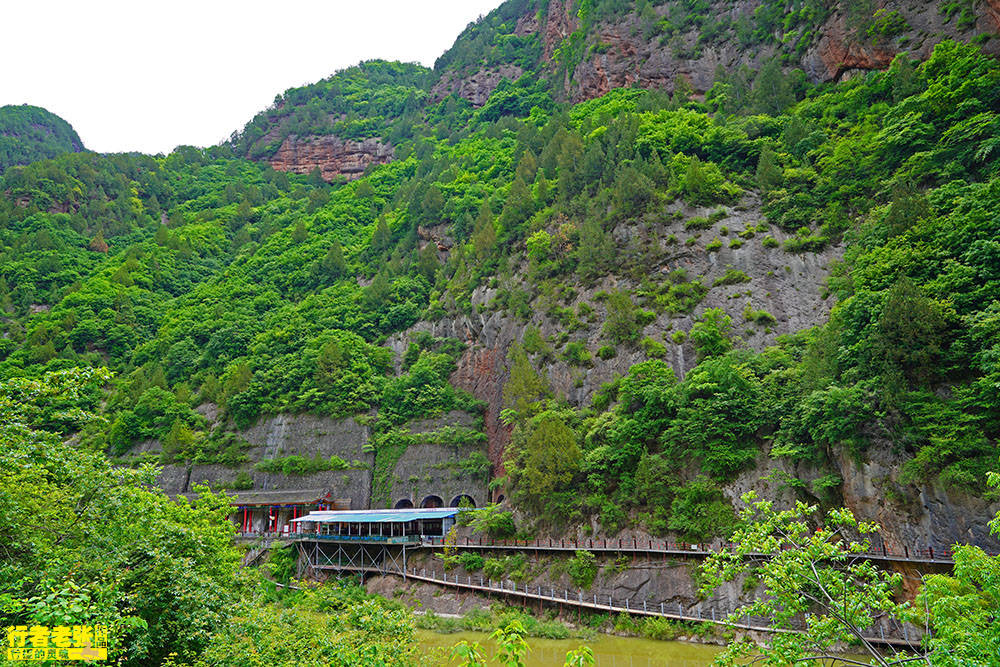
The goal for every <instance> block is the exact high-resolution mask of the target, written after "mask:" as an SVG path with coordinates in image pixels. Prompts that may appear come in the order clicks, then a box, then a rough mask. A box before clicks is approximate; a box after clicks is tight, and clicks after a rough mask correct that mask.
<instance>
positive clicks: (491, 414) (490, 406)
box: [450, 347, 510, 477]
mask: <svg viewBox="0 0 1000 667" xmlns="http://www.w3.org/2000/svg"><path fill="white" fill-rule="evenodd" d="M507 375H508V372H507V363H506V359H505V356H504V353H503V351H502V350H498V349H495V348H483V347H469V348H468V349H467V350H466V351H465V353H464V354H462V356H461V358H460V359H459V360H458V368H457V369H456V370H455V372H454V373H452V375H451V378H450V381H451V384H452V385H454V386H455V387H458V388H459V389H464V390H465V391H467V392H469V393H470V394H472V395H473V396H475V397H476V398H478V399H479V400H481V401H484V402H485V403H486V414H485V415H484V416H483V422H484V423H483V426H484V431H485V433H486V436H487V438H488V443H489V444H488V449H487V455H488V457H489V459H490V463H492V464H493V475H492V476H493V477H501V476H503V475H504V474H506V471H505V470H504V467H503V453H504V450H505V449H506V448H507V443H509V442H510V427H509V426H507V425H506V424H504V423H503V422H502V421H500V410H501V408H502V406H503V386H504V384H506V382H507Z"/></svg>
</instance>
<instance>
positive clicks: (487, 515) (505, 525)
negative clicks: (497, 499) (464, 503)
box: [463, 503, 517, 539]
mask: <svg viewBox="0 0 1000 667" xmlns="http://www.w3.org/2000/svg"><path fill="white" fill-rule="evenodd" d="M463 514H465V515H469V516H471V517H472V518H471V519H470V521H469V525H470V526H472V530H474V531H475V532H477V533H486V534H487V535H489V536H490V537H495V538H498V539H504V538H508V537H511V536H513V535H514V533H515V532H517V526H515V525H514V514H513V513H512V512H505V511H503V510H501V509H500V506H499V505H497V504H495V503H494V504H492V505H487V506H486V507H483V508H481V509H477V510H469V511H468V512H464V513H463Z"/></svg>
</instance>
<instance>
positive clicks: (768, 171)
mask: <svg viewBox="0 0 1000 667" xmlns="http://www.w3.org/2000/svg"><path fill="white" fill-rule="evenodd" d="M783 180H784V173H783V171H782V169H781V165H779V164H778V154H777V153H775V152H774V150H773V149H772V148H771V147H770V146H764V148H763V149H761V151H760V158H759V159H758V160H757V185H758V186H759V187H760V189H761V190H763V191H764V192H768V191H770V190H773V189H774V188H776V187H778V186H780V185H781V182H782V181H783Z"/></svg>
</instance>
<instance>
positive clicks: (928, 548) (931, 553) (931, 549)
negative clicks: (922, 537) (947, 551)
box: [927, 547, 934, 560]
mask: <svg viewBox="0 0 1000 667" xmlns="http://www.w3.org/2000/svg"><path fill="white" fill-rule="evenodd" d="M927 552H928V553H929V554H930V555H931V560H934V547H927Z"/></svg>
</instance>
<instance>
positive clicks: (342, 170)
mask: <svg viewBox="0 0 1000 667" xmlns="http://www.w3.org/2000/svg"><path fill="white" fill-rule="evenodd" d="M392 157H393V148H392V146H390V145H389V144H386V143H383V142H382V141H381V140H380V139H364V140H362V141H353V140H351V139H341V138H340V137H337V136H334V135H332V134H327V135H322V136H315V137H298V136H296V135H294V134H291V135H289V136H287V137H286V138H285V140H284V141H283V142H281V146H279V147H278V150H277V151H276V152H275V153H274V155H272V156H271V157H270V158H269V159H268V162H269V163H270V165H271V166H272V167H274V168H275V169H277V170H278V171H289V172H292V173H295V174H308V173H311V172H312V171H313V169H316V168H318V169H319V171H320V175H321V176H322V177H323V180H325V181H328V182H332V181H334V180H336V179H337V178H340V177H345V178H347V179H348V180H354V179H355V178H360V177H361V175H362V174H364V171H365V169H367V168H368V166H369V165H371V164H386V163H387V162H390V161H391V160H392Z"/></svg>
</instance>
